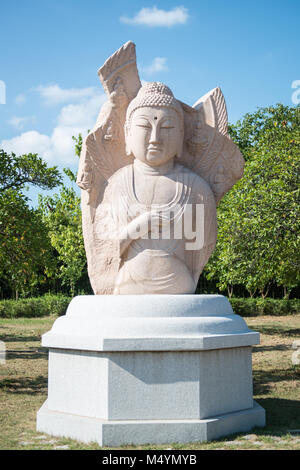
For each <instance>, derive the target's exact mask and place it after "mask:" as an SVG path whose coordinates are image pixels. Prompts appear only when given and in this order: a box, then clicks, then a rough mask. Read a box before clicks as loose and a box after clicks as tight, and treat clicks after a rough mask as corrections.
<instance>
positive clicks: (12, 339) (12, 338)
mask: <svg viewBox="0 0 300 470" xmlns="http://www.w3.org/2000/svg"><path fill="white" fill-rule="evenodd" d="M0 339H1V341H4V342H5V343H18V342H20V343H29V342H33V341H40V340H41V337H40V335H36V336H22V335H19V336H17V335H6V334H1V332H0Z"/></svg>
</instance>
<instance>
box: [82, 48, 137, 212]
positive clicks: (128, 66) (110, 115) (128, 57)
mask: <svg viewBox="0 0 300 470" xmlns="http://www.w3.org/2000/svg"><path fill="white" fill-rule="evenodd" d="M98 75H99V78H100V81H101V83H102V85H103V88H104V90H105V92H106V94H107V96H108V101H107V102H106V103H104V105H103V106H102V108H101V111H100V113H99V116H98V119H97V122H96V124H95V126H94V128H93V130H92V131H91V132H90V133H89V134H88V136H87V137H86V139H85V142H84V145H83V147H82V153H81V157H80V163H79V171H78V176H77V184H78V186H79V187H80V188H81V189H83V190H87V191H88V192H89V195H90V197H89V204H90V205H93V204H94V202H95V201H94V199H95V198H94V197H93V196H94V195H93V193H94V188H96V190H97V192H99V182H101V181H106V180H107V179H108V178H109V177H110V176H111V175H112V174H113V173H115V172H116V171H117V170H118V169H119V168H121V167H122V166H125V165H127V164H129V163H131V160H130V159H129V158H128V157H127V156H126V153H125V138H124V130H123V129H124V124H125V117H126V110H127V106H128V104H129V102H130V101H131V100H132V99H133V98H134V97H135V95H136V94H137V92H138V90H139V88H140V87H141V82H140V79H139V75H138V71H137V66H136V53H135V45H134V44H133V43H132V42H131V41H129V42H127V43H126V44H124V45H123V46H122V47H121V48H120V49H119V50H117V51H116V52H115V53H114V54H113V55H112V56H111V57H110V58H109V59H107V61H106V62H105V63H104V65H103V66H102V67H101V68H100V69H99V71H98Z"/></svg>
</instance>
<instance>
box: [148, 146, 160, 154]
mask: <svg viewBox="0 0 300 470" xmlns="http://www.w3.org/2000/svg"><path fill="white" fill-rule="evenodd" d="M147 150H148V152H149V153H160V152H161V151H162V148H161V146H160V145H149V146H148V149H147Z"/></svg>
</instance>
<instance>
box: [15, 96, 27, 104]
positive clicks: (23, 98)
mask: <svg viewBox="0 0 300 470" xmlns="http://www.w3.org/2000/svg"><path fill="white" fill-rule="evenodd" d="M25 102H26V96H25V95H24V93H21V94H20V95H17V96H16V97H15V103H16V104H17V105H18V106H22V105H23V104H24V103H25Z"/></svg>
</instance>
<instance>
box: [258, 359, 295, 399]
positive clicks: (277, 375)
mask: <svg viewBox="0 0 300 470" xmlns="http://www.w3.org/2000/svg"><path fill="white" fill-rule="evenodd" d="M299 380H300V369H299V367H291V368H290V369H276V370H274V371H272V370H271V371H270V372H266V371H265V370H254V371H253V388H254V394H255V395H266V394H268V393H270V391H271V388H272V384H274V383H276V382H283V381H284V382H287V381H295V382H297V381H299ZM299 404H300V401H299Z"/></svg>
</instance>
